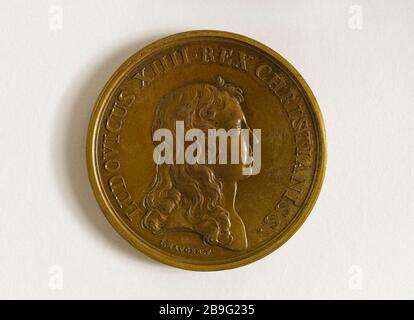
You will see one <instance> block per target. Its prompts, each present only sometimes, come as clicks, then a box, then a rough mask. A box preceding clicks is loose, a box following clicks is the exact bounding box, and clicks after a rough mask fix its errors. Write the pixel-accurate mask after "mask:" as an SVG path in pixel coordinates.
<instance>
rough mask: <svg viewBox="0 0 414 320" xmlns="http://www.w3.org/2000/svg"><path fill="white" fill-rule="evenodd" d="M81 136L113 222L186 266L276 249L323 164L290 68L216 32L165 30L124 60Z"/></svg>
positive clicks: (260, 48)
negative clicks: (84, 135) (168, 32)
mask: <svg viewBox="0 0 414 320" xmlns="http://www.w3.org/2000/svg"><path fill="white" fill-rule="evenodd" d="M230 133H234V134H235V136H237V138H235V139H234V140H233V136H231V134H230ZM226 134H227V136H226ZM87 139H88V141H87V165H88V171H89V178H90V181H91V184H92V187H93V190H94V193H95V195H96V198H97V200H98V202H99V204H100V206H101V208H102V210H103V212H104V213H105V216H106V217H107V219H108V220H109V222H110V223H111V224H112V226H113V227H114V228H115V229H116V230H117V231H118V232H119V233H120V234H121V235H122V236H123V237H124V238H125V239H126V240H127V241H129V242H130V243H131V244H132V245H133V246H134V247H135V248H137V249H139V250H140V251H142V252H144V253H145V254H147V255H148V256H150V257H153V258H155V259H157V260H159V261H161V262H164V263H166V264H169V265H172V266H176V267H180V268H185V269H191V270H221V269H229V268H234V267H239V266H242V265H245V264H247V263H250V262H253V261H255V260H257V259H260V258H262V257H264V256H265V255H267V254H269V253H271V252H272V251H274V250H275V249H277V248H278V247H280V246H281V245H282V244H283V243H284V242H286V241H287V240H288V239H289V238H290V237H291V236H292V235H293V234H294V233H295V232H296V231H297V230H298V228H299V227H300V226H301V225H302V223H303V222H304V221H305V219H306V218H307V216H308V215H309V213H310V211H311V209H312V207H313V205H314V203H315V201H316V199H317V196H318V194H319V191H320V189H321V185H322V181H323V176H324V170H325V162H326V151H325V132H324V125H323V120H322V116H321V113H320V110H319V107H318V104H317V102H316V100H315V98H314V96H313V94H312V92H311V90H310V89H309V87H308V86H307V84H306V83H305V81H304V80H303V78H302V77H301V76H300V75H299V73H298V72H297V71H296V70H295V69H294V68H293V67H292V66H291V65H290V64H289V63H288V62H287V61H286V60H285V59H283V58H282V57H281V56H280V55H279V54H277V53H276V52H274V51H273V50H271V49H269V48H268V47H266V46H264V45H263V44H260V43H258V42H256V41H254V40H252V39H249V38H246V37H244V36H240V35H236V34H232V33H227V32H220V31H191V32H185V33H180V34H176V35H172V36H169V37H167V38H164V39H161V40H158V41H156V42H155V43H152V44H150V45H149V46H147V47H145V48H144V49H142V50H140V51H138V52H137V53H136V54H134V55H133V56H132V57H130V58H129V59H128V60H127V61H126V62H125V63H124V64H123V65H122V66H121V67H120V68H119V69H118V70H117V71H116V72H115V74H114V75H113V76H112V78H111V79H110V80H109V82H108V83H107V84H106V86H105V88H104V89H103V91H102V93H101V95H100V96H99V98H98V100H97V102H96V105H95V108H94V111H93V114H92V117H91V122H90V126H89V132H88V138H87ZM221 143H223V144H221Z"/></svg>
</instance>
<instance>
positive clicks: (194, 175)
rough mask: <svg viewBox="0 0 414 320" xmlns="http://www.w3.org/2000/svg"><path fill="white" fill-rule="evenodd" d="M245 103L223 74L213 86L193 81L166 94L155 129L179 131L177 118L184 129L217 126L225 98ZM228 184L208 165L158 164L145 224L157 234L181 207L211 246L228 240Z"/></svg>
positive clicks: (146, 198)
mask: <svg viewBox="0 0 414 320" xmlns="http://www.w3.org/2000/svg"><path fill="white" fill-rule="evenodd" d="M226 96H227V97H231V98H233V99H236V101H237V102H238V103H239V104H240V103H242V102H243V101H244V97H243V91H242V90H241V89H240V88H238V87H236V86H234V85H233V84H231V83H226V82H225V81H224V80H223V78H221V77H218V78H217V81H216V83H215V84H214V85H212V84H209V83H196V84H190V85H187V86H184V87H181V88H179V89H176V90H174V91H172V92H171V93H169V94H167V95H165V96H164V97H163V98H162V99H161V101H160V102H159V104H158V106H157V108H156V111H155V115H154V120H153V126H152V133H154V132H155V131H156V130H157V129H161V128H166V129H169V130H171V132H172V133H173V134H175V124H176V121H184V128H185V130H189V129H192V128H198V129H201V130H202V131H204V132H205V133H207V130H208V129H214V128H216V126H217V123H215V118H216V115H217V114H218V113H219V112H220V111H221V110H223V109H224V108H225V98H226ZM222 188H223V184H222V182H221V181H220V179H219V178H218V177H217V176H216V175H215V174H214V172H213V170H212V169H211V168H209V167H208V166H207V165H204V164H198V163H196V164H193V165H189V164H186V163H185V164H161V165H157V167H156V172H155V177H154V180H153V183H152V184H151V185H150V187H149V189H148V191H147V193H146V194H145V196H144V199H143V203H142V205H143V207H144V210H145V214H144V216H143V218H142V220H141V223H142V226H143V227H144V228H146V229H148V230H150V231H152V232H153V233H154V234H160V233H163V232H165V231H166V230H165V225H166V222H167V220H168V219H169V217H170V215H171V214H172V213H173V212H174V211H175V210H181V211H182V212H183V215H184V217H185V219H186V220H187V221H188V222H189V224H190V225H191V226H192V228H193V230H194V231H195V232H197V233H198V234H200V235H201V236H202V238H203V241H204V242H205V243H207V244H211V245H220V244H221V245H226V244H229V243H230V242H231V241H232V239H233V236H232V235H231V232H230V226H231V223H230V217H229V216H230V214H229V212H228V211H227V210H226V209H225V208H224V199H223V194H222Z"/></svg>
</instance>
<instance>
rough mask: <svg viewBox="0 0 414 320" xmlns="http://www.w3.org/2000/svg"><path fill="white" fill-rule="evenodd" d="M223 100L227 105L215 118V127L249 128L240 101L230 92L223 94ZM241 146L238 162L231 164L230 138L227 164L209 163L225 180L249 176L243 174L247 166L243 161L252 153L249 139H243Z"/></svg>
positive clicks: (236, 179)
mask: <svg viewBox="0 0 414 320" xmlns="http://www.w3.org/2000/svg"><path fill="white" fill-rule="evenodd" d="M223 101H224V105H225V107H224V108H223V109H221V110H220V111H219V112H217V115H216V117H215V119H214V125H215V127H216V128H215V129H224V130H226V131H229V130H231V129H236V130H241V129H248V128H249V127H248V125H247V123H246V119H245V117H244V113H243V111H242V108H241V106H240V104H239V102H238V101H237V100H236V99H234V98H233V97H231V96H230V95H228V94H223ZM239 147H240V159H239V161H238V163H237V164H231V159H230V154H231V141H230V139H228V141H227V150H224V152H225V153H226V154H227V164H224V165H223V164H212V165H209V166H210V167H211V169H212V170H213V171H214V172H215V174H216V175H217V176H218V177H219V178H221V179H222V180H223V181H225V182H236V181H238V180H241V179H245V178H247V177H248V176H247V175H243V168H245V165H244V164H243V161H244V160H245V159H246V157H247V156H249V155H250V154H251V150H250V147H249V144H248V141H244V140H241V143H240V145H239Z"/></svg>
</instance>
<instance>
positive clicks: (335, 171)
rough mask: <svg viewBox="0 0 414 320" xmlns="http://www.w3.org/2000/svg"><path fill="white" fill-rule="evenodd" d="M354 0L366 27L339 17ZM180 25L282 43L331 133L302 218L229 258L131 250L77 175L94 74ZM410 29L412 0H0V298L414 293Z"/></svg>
mask: <svg viewBox="0 0 414 320" xmlns="http://www.w3.org/2000/svg"><path fill="white" fill-rule="evenodd" d="M54 5H57V6H58V7H57V8H58V9H59V8H61V9H62V10H63V11H62V12H63V25H62V28H61V29H59V28H58V29H56V25H55V24H54V21H55V20H53V19H54V13H55V12H56V7H53V6H54ZM352 5H359V6H360V8H361V9H362V14H363V16H362V17H363V25H362V29H352V28H351V27H354V26H355V24H354V23H355V20H354V19H353V17H354V15H355V11H354V10H355V7H351V6H352ZM51 7H52V9H51ZM350 8H351V9H350ZM49 10H51V11H49ZM349 10H351V12H349ZM58 11H59V10H58ZM354 18H355V17H354ZM350 19H351V21H350ZM191 29H218V30H225V31H232V32H236V33H240V34H244V35H246V36H248V37H251V38H254V39H256V40H258V41H260V42H263V43H265V44H267V45H268V46H270V47H272V48H273V49H274V50H276V51H278V52H279V53H280V54H281V55H282V56H284V57H285V58H286V59H287V60H288V61H290V62H291V63H292V64H293V65H294V66H295V67H296V68H297V69H298V70H299V71H300V73H301V74H302V75H303V77H304V78H305V80H306V81H307V82H308V84H309V86H310V87H311V88H312V90H313V92H314V94H315V96H316V98H317V100H318V101H319V104H320V106H321V109H322V112H323V115H324V118H325V124H326V130H327V139H328V167H327V174H326V179H325V183H324V186H323V189H322V193H321V195H320V198H319V200H318V202H317V205H316V207H315V208H314V210H313V212H312V214H311V215H310V217H309V219H308V220H307V221H306V223H305V224H304V226H303V227H302V228H301V229H300V230H299V232H298V233H296V235H295V236H294V237H293V238H292V239H291V240H290V241H288V242H287V243H286V244H285V245H284V246H283V247H282V248H280V249H279V250H277V251H276V252H274V253H273V254H271V255H270V256H268V257H266V258H264V259H262V260H260V261H258V262H255V263H253V264H250V265H248V266H246V267H242V268H239V269H235V270H230V271H222V272H210V273H198V272H190V271H184V270H179V269H175V268H172V267H168V266H164V265H162V264H160V263H158V262H155V261H153V260H151V259H149V258H147V257H146V256H144V255H143V254H141V253H139V252H138V251H136V250H135V249H133V248H132V247H131V246H130V245H129V244H128V243H127V242H125V241H124V240H123V239H122V238H121V237H120V236H119V235H118V234H117V233H116V232H115V231H114V229H113V228H112V227H111V226H110V225H109V223H108V222H107V221H106V220H105V218H104V216H103V214H102V213H101V211H100V209H99V208H98V205H97V203H96V201H95V199H94V196H93V194H92V191H91V188H90V186H89V182H88V179H87V172H86V166H85V134H86V128H87V124H88V121H89V116H90V113H91V110H92V106H93V104H94V101H95V99H96V97H97V96H98V94H99V92H100V90H101V89H102V87H103V85H104V84H105V82H106V81H107V80H108V78H109V77H110V76H111V74H112V73H113V72H114V71H115V70H116V68H117V67H118V66H119V65H120V64H121V63H122V62H123V61H124V60H126V59H127V58H128V57H129V56H130V55H131V54H133V53H134V52H136V51H137V50H138V49H140V48H142V47H143V46H144V45H146V44H148V43H150V42H152V41H154V40H156V39H158V38H160V37H163V36H167V35H169V34H172V33H176V32H182V31H187V30H191ZM413 31H414V2H413V1H409V0H407V1H402V0H400V1H377V0H375V1H374V0H372V1H363V0H355V1H352V2H351V1H339V0H338V1H332V0H326V1H292V0H289V1H286V0H283V1H251V0H249V1H225V0H219V1H214V0H209V1H195V0H191V1H154V0H152V1H148V0H145V1H132V0H131V1H126V0H124V1H121V0H117V1H109V0H106V1H102V0H99V1H98V0H96V1H92V0H89V1H85V0H82V1H80V0H78V1H75V0H73V1H63V0H61V1H58V0H56V1H46V0H45V1H29V0H27V1H15V0H13V1H1V4H0V41H1V45H0V102H1V104H0V111H1V113H0V115H1V117H0V148H1V154H0V298H52V299H61V298H133V299H145V298H148V299H149V298H154V299H156V298H159V299H161V298H168V299H172V298H175V299H189V298H196V299H207V298H209V299H224V298H235V299H237V298H246V299H249V298H264V299H276V298H278V299H279V298H357V299H359V298H409V297H410V298H414V250H413V245H414V216H413V210H414V200H413V199H414V186H413V179H414V169H413V163H414V152H413V139H414V129H413V122H414V112H413V109H414V93H413V92H414V90H413V89H414V74H413V73H414V72H413V70H414V68H413V67H414V63H413V61H414V60H413V58H414V42H413ZM60 276H62V281H58V280H59V279H58V278H59V277H60Z"/></svg>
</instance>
